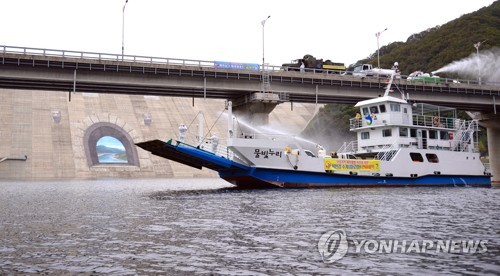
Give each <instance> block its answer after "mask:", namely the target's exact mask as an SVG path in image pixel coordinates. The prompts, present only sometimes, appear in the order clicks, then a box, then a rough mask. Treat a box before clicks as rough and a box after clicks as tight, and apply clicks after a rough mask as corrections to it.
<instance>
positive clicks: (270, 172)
mask: <svg viewBox="0 0 500 276" xmlns="http://www.w3.org/2000/svg"><path fill="white" fill-rule="evenodd" d="M219 175H220V176H221V178H224V179H235V180H237V179H238V178H240V177H241V178H248V177H252V178H255V179H256V180H259V181H264V182H268V183H272V184H275V185H280V186H296V187H301V186H304V187H307V186H314V187H321V186H325V187H328V186H358V185H359V186H393V185H396V186H426V185H445V186H447V185H449V186H467V185H470V186H486V187H489V186H491V177H490V176H483V175H479V176H471V175H425V176H420V177H383V176H360V175H341V174H331V173H317V172H304V171H289V170H274V169H259V168H255V169H254V170H252V171H250V172H245V171H224V172H219Z"/></svg>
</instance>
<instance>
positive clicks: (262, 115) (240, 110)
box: [233, 92, 280, 126]
mask: <svg viewBox="0 0 500 276" xmlns="http://www.w3.org/2000/svg"><path fill="white" fill-rule="evenodd" d="M279 102H280V98H279V95H277V94H272V93H261V92H256V93H253V94H251V95H248V96H245V97H242V98H239V99H236V100H234V105H233V106H234V107H233V112H234V113H235V115H236V117H237V118H240V119H243V120H244V121H245V122H247V123H248V124H250V125H252V126H262V125H267V124H269V114H270V113H271V112H272V111H273V109H274V108H275V107H276V106H277V105H278V104H279Z"/></svg>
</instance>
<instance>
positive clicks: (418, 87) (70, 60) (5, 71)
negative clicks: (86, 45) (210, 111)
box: [0, 46, 500, 111]
mask: <svg viewBox="0 0 500 276" xmlns="http://www.w3.org/2000/svg"><path fill="white" fill-rule="evenodd" d="M269 70H270V72H269V77H270V82H271V89H270V91H271V92H273V93H278V94H280V97H281V99H282V100H285V101H293V102H317V103H332V102H341V103H351V104H352V103H355V102H357V101H359V100H362V99H366V98H371V97H373V96H376V95H377V94H381V93H382V91H383V88H384V87H385V85H386V84H385V79H383V78H358V77H352V76H343V75H340V74H331V73H332V72H331V71H323V70H311V71H309V72H304V73H302V72H289V71H284V70H280V67H279V66H269ZM75 76H76V78H75ZM261 79H262V72H261V71H258V70H235V69H224V68H216V64H215V63H214V62H212V61H200V60H182V59H168V58H156V57H143V56H129V55H127V56H121V55H113V54H103V53H88V52H74V51H62V50H48V49H34V48H19V47H10V46H0V87H2V88H10V89H31V90H54V91H65V92H69V91H73V89H75V90H76V91H77V92H90V93H124V94H143V95H163V96H179V97H207V98H224V99H228V98H230V99H231V98H232V99H234V98H241V97H245V96H248V95H249V94H251V93H253V92H258V91H260V83H261ZM395 84H396V85H397V86H398V87H399V89H400V90H402V91H404V92H405V93H409V92H410V93H411V96H412V97H411V98H413V99H415V100H423V99H425V100H426V101H428V102H431V103H436V104H442V103H443V102H444V103H448V104H450V103H452V104H451V106H454V107H457V108H466V109H468V110H471V111H491V110H492V109H495V107H494V105H496V103H495V98H496V97H499V96H500V86H488V85H477V83H475V82H474V81H465V83H464V82H462V83H459V84H458V83H454V82H453V80H451V79H444V78H443V79H441V83H438V84H435V83H421V82H419V83H415V82H410V81H407V80H406V79H405V78H404V77H403V78H401V79H397V80H396V81H395Z"/></svg>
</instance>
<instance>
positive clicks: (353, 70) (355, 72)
mask: <svg viewBox="0 0 500 276" xmlns="http://www.w3.org/2000/svg"><path fill="white" fill-rule="evenodd" d="M394 71H395V72H396V75H395V77H396V78H400V77H401V73H400V71H399V69H398V63H397V62H395V63H394V66H393V67H392V69H382V68H373V65H371V64H357V65H354V66H350V67H349V68H348V69H347V71H346V72H345V75H352V76H354V77H377V76H383V77H387V76H390V75H391V74H392V73H393V72H394Z"/></svg>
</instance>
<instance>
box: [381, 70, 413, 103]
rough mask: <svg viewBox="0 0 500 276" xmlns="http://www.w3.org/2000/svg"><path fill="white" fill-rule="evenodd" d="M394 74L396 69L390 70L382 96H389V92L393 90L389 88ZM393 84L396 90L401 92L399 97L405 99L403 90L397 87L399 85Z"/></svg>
mask: <svg viewBox="0 0 500 276" xmlns="http://www.w3.org/2000/svg"><path fill="white" fill-rule="evenodd" d="M395 75H396V71H395V70H392V72H391V76H390V78H389V80H388V82H387V86H386V87H385V93H384V97H386V96H389V93H390V92H393V91H394V90H391V86H392V84H393V81H394V76H395ZM394 85H395V86H396V88H397V89H398V91H399V92H400V93H401V99H403V100H405V101H406V100H407V99H406V97H405V94H404V92H403V91H402V90H401V89H399V86H398V85H397V84H395V83H394Z"/></svg>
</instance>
